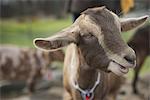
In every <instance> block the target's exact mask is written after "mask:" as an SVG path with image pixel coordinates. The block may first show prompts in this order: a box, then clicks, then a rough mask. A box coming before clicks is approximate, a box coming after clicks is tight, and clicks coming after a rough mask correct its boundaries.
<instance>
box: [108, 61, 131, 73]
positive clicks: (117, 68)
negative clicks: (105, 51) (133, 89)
mask: <svg viewBox="0 0 150 100" xmlns="http://www.w3.org/2000/svg"><path fill="white" fill-rule="evenodd" d="M108 70H109V71H111V72H113V73H114V74H116V75H118V76H123V75H125V74H127V73H128V72H129V68H126V67H123V66H121V65H120V64H118V63H116V62H113V61H111V62H110V63H109V66H108Z"/></svg>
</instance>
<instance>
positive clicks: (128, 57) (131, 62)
mask: <svg viewBox="0 0 150 100" xmlns="http://www.w3.org/2000/svg"><path fill="white" fill-rule="evenodd" d="M124 59H125V60H126V61H127V62H129V63H130V64H134V63H135V57H133V56H125V57H124Z"/></svg>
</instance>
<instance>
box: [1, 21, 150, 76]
mask: <svg viewBox="0 0 150 100" xmlns="http://www.w3.org/2000/svg"><path fill="white" fill-rule="evenodd" d="M71 23H72V21H71V18H67V19H60V20H56V19H40V20H34V21H30V20H28V21H25V22H19V21H17V20H1V21H0V43H1V44H14V45H18V46H27V47H33V44H32V41H33V39H34V38H35V37H47V36H50V35H52V34H54V33H56V32H58V31H60V30H61V29H63V28H65V27H67V26H69V25H70V24H71ZM133 33H134V32H133V31H130V32H126V33H122V36H123V37H124V39H125V41H127V40H129V39H130V37H131V36H132V35H133ZM143 66H144V67H143V69H142V74H145V73H149V72H150V57H149V58H148V59H147V60H146V62H145V64H144V65H143ZM132 72H133V71H131V72H130V73H129V76H132V74H133V73H132Z"/></svg>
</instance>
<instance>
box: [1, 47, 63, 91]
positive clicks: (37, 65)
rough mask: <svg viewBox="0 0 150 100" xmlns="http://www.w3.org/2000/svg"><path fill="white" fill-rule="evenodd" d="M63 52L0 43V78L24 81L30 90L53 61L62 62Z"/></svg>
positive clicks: (32, 89)
mask: <svg viewBox="0 0 150 100" xmlns="http://www.w3.org/2000/svg"><path fill="white" fill-rule="evenodd" d="M63 59H64V53H63V52H62V51H61V50H59V51H56V52H51V53H49V52H43V51H41V50H37V49H32V48H19V47H16V46H6V45H5V46H4V45H0V80H7V81H14V80H16V81H26V82H27V84H28V88H29V91H30V92H33V91H34V87H35V85H36V81H37V79H39V78H41V77H42V76H43V75H44V73H45V71H46V69H47V67H48V66H50V64H51V63H52V62H53V61H61V62H63Z"/></svg>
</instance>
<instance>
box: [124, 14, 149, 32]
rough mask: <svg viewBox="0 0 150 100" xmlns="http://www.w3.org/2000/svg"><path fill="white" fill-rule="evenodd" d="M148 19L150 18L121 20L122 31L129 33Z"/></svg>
mask: <svg viewBox="0 0 150 100" xmlns="http://www.w3.org/2000/svg"><path fill="white" fill-rule="evenodd" d="M147 19H148V16H147V15H146V16H143V17H139V18H127V19H124V20H121V31H123V32H125V31H129V30H131V29H133V28H136V27H138V26H139V25H141V24H143V23H144V22H145V21H146V20H147Z"/></svg>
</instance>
